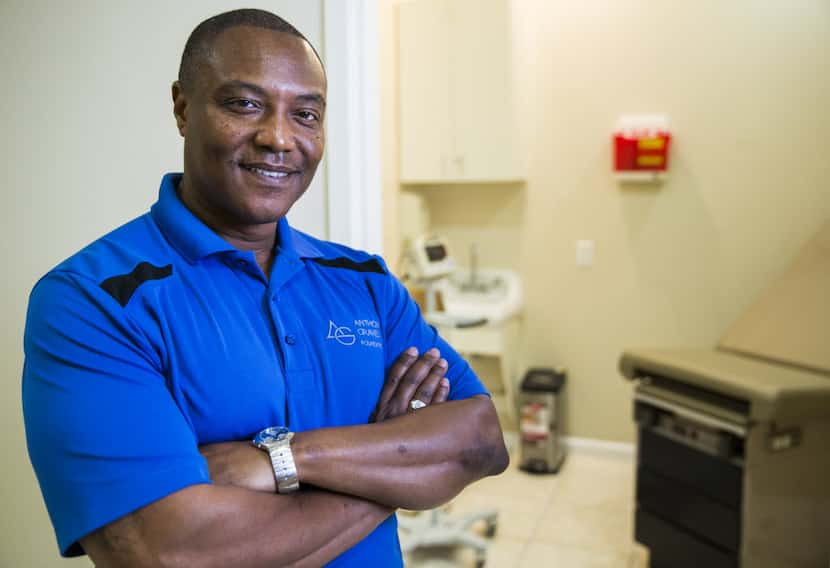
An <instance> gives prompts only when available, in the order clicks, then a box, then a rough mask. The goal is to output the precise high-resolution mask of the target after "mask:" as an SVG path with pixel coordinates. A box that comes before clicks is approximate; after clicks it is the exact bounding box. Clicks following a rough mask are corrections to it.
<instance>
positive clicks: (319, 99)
mask: <svg viewBox="0 0 830 568" xmlns="http://www.w3.org/2000/svg"><path fill="white" fill-rule="evenodd" d="M297 98H298V99H300V100H301V101H308V102H311V103H317V104H318V105H320V106H321V107H323V108H325V107H326V97H324V96H323V95H321V94H320V93H308V94H305V95H297Z"/></svg>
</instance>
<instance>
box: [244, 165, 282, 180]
mask: <svg viewBox="0 0 830 568" xmlns="http://www.w3.org/2000/svg"><path fill="white" fill-rule="evenodd" d="M239 166H240V167H241V168H242V169H243V170H247V171H249V172H252V173H255V174H257V175H261V176H265V177H267V178H269V179H285V178H287V177H288V176H289V175H291V174H293V173H295V172H293V171H290V170H282V169H280V170H271V169H265V168H260V167H257V166H248V165H245V164H239Z"/></svg>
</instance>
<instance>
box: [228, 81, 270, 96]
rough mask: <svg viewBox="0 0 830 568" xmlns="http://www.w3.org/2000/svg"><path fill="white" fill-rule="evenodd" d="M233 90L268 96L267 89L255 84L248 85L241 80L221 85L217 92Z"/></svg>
mask: <svg viewBox="0 0 830 568" xmlns="http://www.w3.org/2000/svg"><path fill="white" fill-rule="evenodd" d="M231 89H243V90H246V91H251V92H254V93H257V94H258V95H262V96H264V95H265V94H266V92H265V89H263V88H262V87H260V86H259V85H256V84H254V83H248V82H246V81H239V80H233V81H227V82H225V83H222V84H221V85H219V88H218V89H217V91H225V90H231Z"/></svg>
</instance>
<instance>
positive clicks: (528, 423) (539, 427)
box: [519, 368, 566, 473]
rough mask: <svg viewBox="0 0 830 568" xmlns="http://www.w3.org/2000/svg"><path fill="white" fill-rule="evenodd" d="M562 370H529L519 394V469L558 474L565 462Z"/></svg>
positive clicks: (563, 377) (564, 373) (563, 376)
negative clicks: (562, 433)
mask: <svg viewBox="0 0 830 568" xmlns="http://www.w3.org/2000/svg"><path fill="white" fill-rule="evenodd" d="M565 375H566V372H565V370H564V369H562V368H557V369H549V368H534V369H529V370H528V371H527V373H525V376H524V379H522V384H521V387H520V388H521V392H520V393H519V446H520V457H519V467H520V468H521V469H523V470H525V471H529V472H531V473H556V472H558V471H559V468H560V467H561V466H562V462H564V460H565V448H564V447H563V446H562V440H561V432H560V430H561V417H562V397H561V391H562V387H564V386H565Z"/></svg>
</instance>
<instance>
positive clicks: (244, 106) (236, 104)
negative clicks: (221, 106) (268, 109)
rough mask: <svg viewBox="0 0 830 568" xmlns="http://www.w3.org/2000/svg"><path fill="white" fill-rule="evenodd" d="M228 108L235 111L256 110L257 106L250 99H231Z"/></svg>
mask: <svg viewBox="0 0 830 568" xmlns="http://www.w3.org/2000/svg"><path fill="white" fill-rule="evenodd" d="M227 104H228V106H229V107H230V108H231V109H233V110H236V111H247V110H256V109H258V108H259V105H258V104H257V103H256V102H254V101H252V100H250V99H233V100H231V101H228V103H227Z"/></svg>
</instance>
